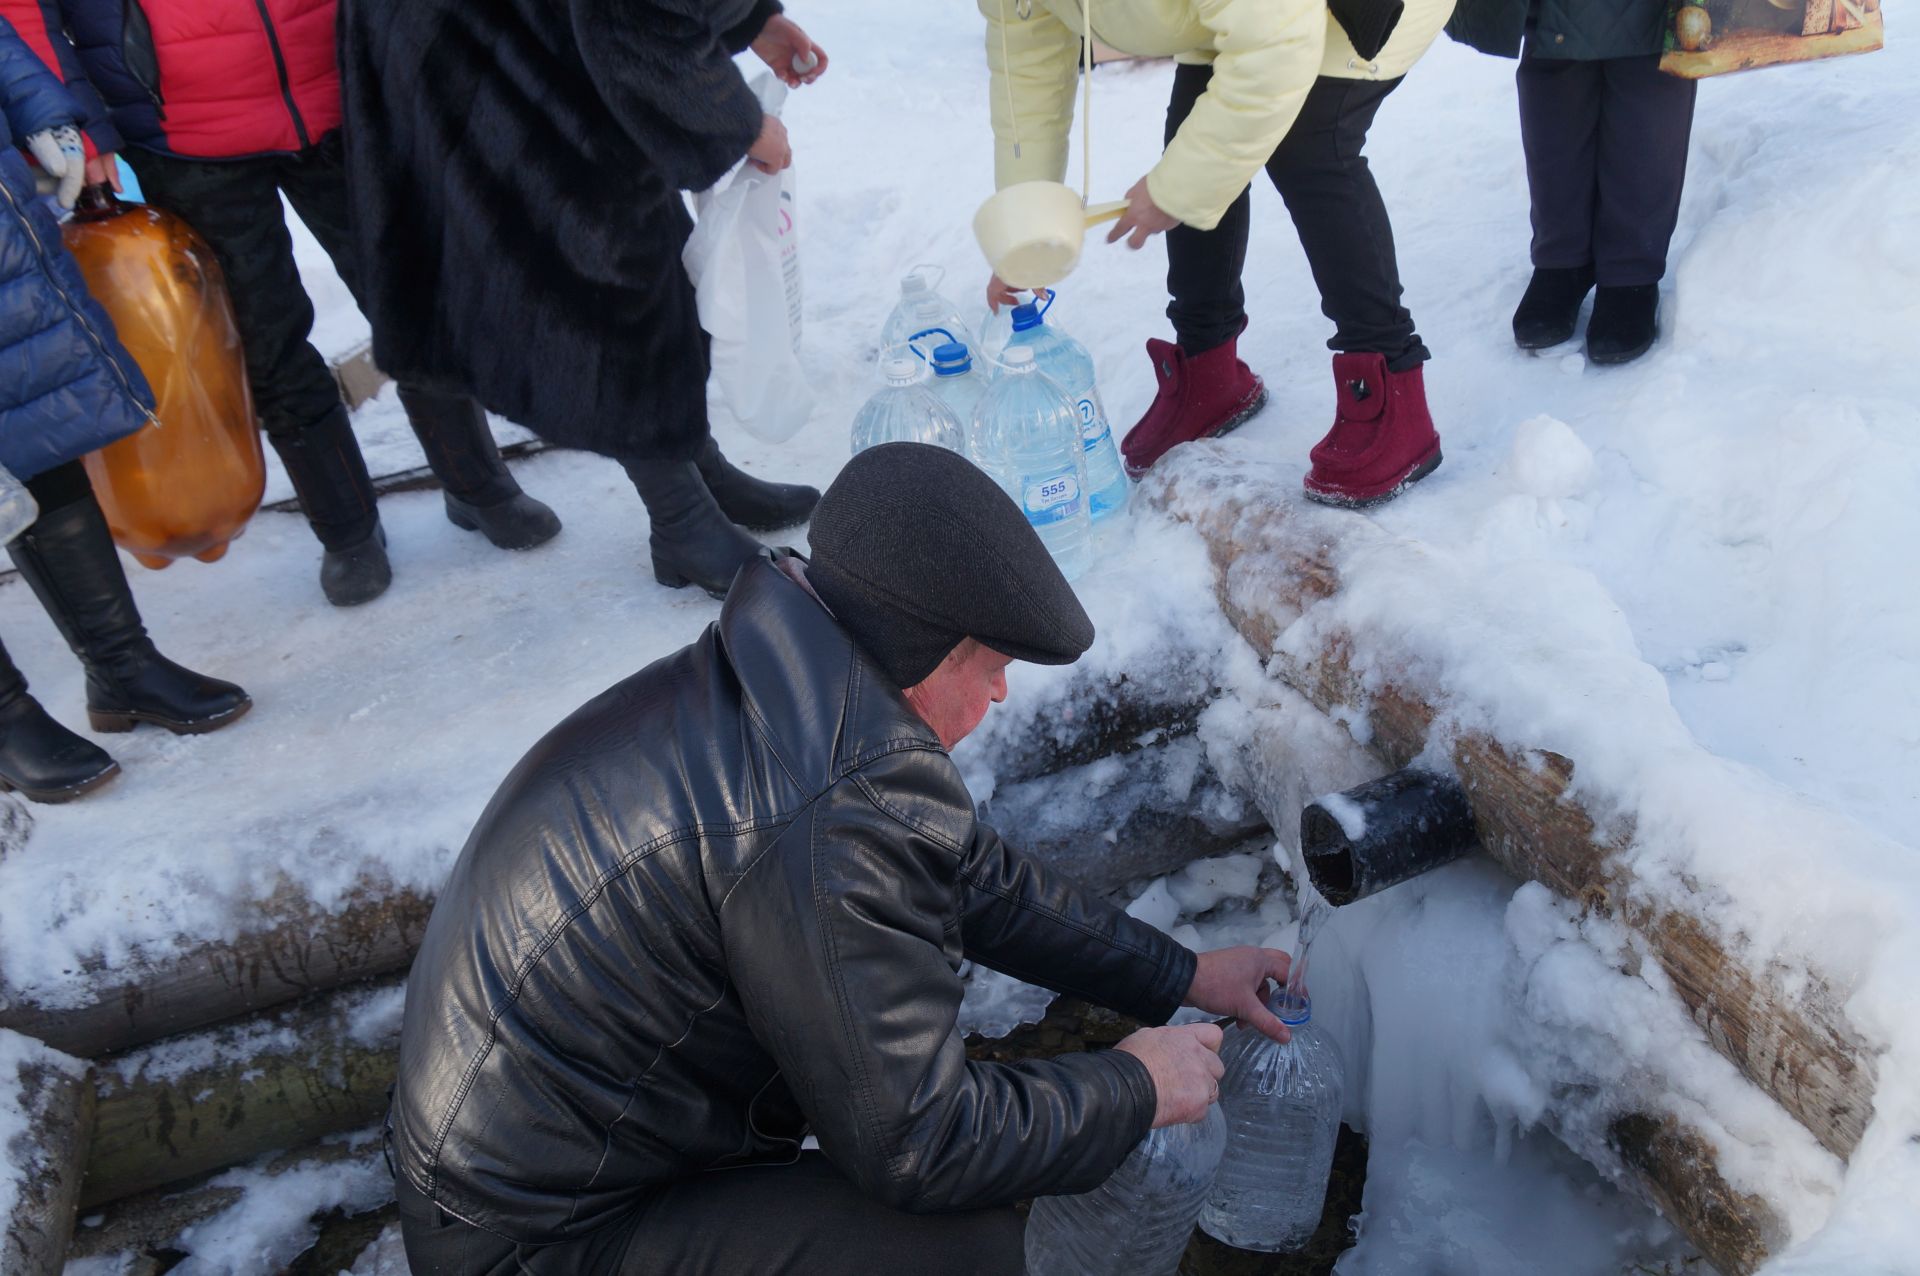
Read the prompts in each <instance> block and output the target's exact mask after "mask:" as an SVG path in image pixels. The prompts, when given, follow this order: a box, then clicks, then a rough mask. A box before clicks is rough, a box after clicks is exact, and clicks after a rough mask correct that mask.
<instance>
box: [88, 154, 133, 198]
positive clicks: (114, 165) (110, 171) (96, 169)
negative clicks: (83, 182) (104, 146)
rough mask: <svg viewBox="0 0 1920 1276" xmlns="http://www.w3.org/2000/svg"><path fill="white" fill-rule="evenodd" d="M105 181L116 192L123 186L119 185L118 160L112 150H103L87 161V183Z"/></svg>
mask: <svg viewBox="0 0 1920 1276" xmlns="http://www.w3.org/2000/svg"><path fill="white" fill-rule="evenodd" d="M102 182H105V183H106V184H107V185H109V186H111V187H113V189H114V192H115V193H116V194H118V193H119V192H121V191H123V190H124V189H125V187H123V186H121V185H120V160H119V157H118V156H116V155H115V154H114V153H113V152H112V151H104V152H102V153H101V154H99V155H96V156H94V157H93V158H92V159H90V160H88V161H87V185H89V186H98V185H100V183H102Z"/></svg>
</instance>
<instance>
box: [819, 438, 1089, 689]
mask: <svg viewBox="0 0 1920 1276" xmlns="http://www.w3.org/2000/svg"><path fill="white" fill-rule="evenodd" d="M807 539H808V543H809V544H810V545H811V547H812V557H811V559H810V560H809V564H808V568H807V581H808V583H809V584H811V585H812V586H813V588H814V591H815V592H816V593H818V594H819V595H820V601H822V602H824V603H825V604H826V605H827V606H828V608H829V609H831V610H832V612H833V615H834V618H835V619H836V620H838V621H839V622H840V625H841V627H842V628H844V629H845V630H846V631H847V633H848V634H849V635H851V636H852V638H853V640H854V642H855V643H856V644H857V645H858V646H859V647H860V649H861V650H862V651H864V652H866V653H867V655H868V656H870V657H872V659H873V661H874V663H876V664H878V665H879V666H880V668H881V669H883V670H884V671H885V672H886V674H887V676H888V677H889V678H891V679H893V681H894V683H895V684H896V685H897V686H900V687H902V688H905V687H911V686H913V685H914V684H915V683H918V682H920V681H921V680H922V679H923V678H925V677H926V676H927V675H928V674H930V673H932V672H933V671H934V670H935V669H936V668H937V667H939V664H940V662H941V661H942V660H944V659H946V656H947V653H948V652H950V651H952V650H953V649H954V648H955V647H957V646H959V645H960V643H961V642H962V641H963V640H964V639H967V638H974V639H977V640H978V641H980V642H982V643H984V644H986V645H987V646H989V647H991V648H993V649H994V650H995V651H997V652H1000V653H1001V654H1002V655H1006V656H1011V657H1013V658H1014V659H1016V660H1030V661H1033V662H1034V663H1035V664H1043V665H1065V664H1072V663H1073V662H1074V661H1075V660H1078V659H1079V658H1080V656H1081V655H1082V654H1083V653H1084V652H1085V651H1086V650H1087V648H1088V647H1089V646H1091V645H1092V643H1093V622H1092V621H1091V620H1088V619H1087V613H1086V612H1085V610H1083V609H1082V608H1081V606H1080V600H1079V599H1078V598H1075V597H1074V594H1073V587H1072V586H1070V585H1069V584H1067V580H1066V577H1064V576H1062V575H1061V574H1060V569H1059V568H1058V567H1056V566H1055V565H1054V562H1053V557H1052V555H1050V554H1048V553H1047V549H1046V546H1044V545H1042V544H1041V543H1040V537H1039V536H1038V535H1037V534H1035V532H1034V530H1033V528H1032V527H1031V526H1029V525H1028V523H1027V519H1026V516H1025V515H1024V514H1022V513H1021V512H1020V507H1019V506H1017V505H1015V504H1014V503H1013V501H1012V499H1011V498H1009V497H1008V496H1007V494H1006V493H1005V492H1003V491H1001V490H1000V486H999V484H997V483H995V482H994V481H993V480H992V479H991V478H988V477H987V476H986V474H984V473H982V472H981V471H980V470H979V469H978V468H977V467H976V466H975V465H974V464H973V463H972V462H971V461H968V460H967V459H966V458H965V457H963V456H960V455H958V454H957V453H954V452H949V451H948V450H947V449H945V448H940V447H933V446H931V445H930V444H926V443H883V444H881V445H880V446H879V447H874V448H868V449H867V450H866V451H864V452H862V453H860V454H859V455H857V456H855V457H854V458H853V459H852V460H851V461H849V462H847V465H846V468H844V469H842V470H841V471H840V475H839V477H838V478H836V479H834V481H833V483H832V485H831V486H829V487H828V488H827V490H826V492H825V494H824V495H822V496H821V497H820V504H819V507H818V508H816V509H815V510H814V512H813V526H812V529H811V530H810V531H809V532H808V536H807Z"/></svg>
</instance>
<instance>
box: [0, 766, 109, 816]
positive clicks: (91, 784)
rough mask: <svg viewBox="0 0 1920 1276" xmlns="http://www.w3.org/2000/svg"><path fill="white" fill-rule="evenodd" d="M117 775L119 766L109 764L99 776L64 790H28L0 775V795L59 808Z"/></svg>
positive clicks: (24, 786) (71, 785) (22, 785)
mask: <svg viewBox="0 0 1920 1276" xmlns="http://www.w3.org/2000/svg"><path fill="white" fill-rule="evenodd" d="M119 774H120V764H119V763H118V762H113V763H109V764H108V766H107V769H106V770H104V771H102V772H101V773H100V774H98V775H95V776H91V777H89V778H87V779H85V780H82V781H80V783H78V784H70V785H68V786H67V787H66V788H64V789H30V788H28V787H27V786H26V785H24V784H15V783H14V782H13V781H12V780H9V779H7V778H6V777H5V776H3V775H0V793H18V794H19V795H20V796H21V797H23V798H25V799H27V800H28V801H29V802H40V803H43V804H45V805H47V806H59V805H60V804H61V803H63V802H71V801H73V800H74V799H75V798H77V797H85V796H86V795H87V794H89V793H91V792H93V791H94V790H95V789H97V788H99V787H100V786H101V785H103V784H106V783H107V782H108V781H110V780H112V779H114V778H116V777H117V776H118V775H119Z"/></svg>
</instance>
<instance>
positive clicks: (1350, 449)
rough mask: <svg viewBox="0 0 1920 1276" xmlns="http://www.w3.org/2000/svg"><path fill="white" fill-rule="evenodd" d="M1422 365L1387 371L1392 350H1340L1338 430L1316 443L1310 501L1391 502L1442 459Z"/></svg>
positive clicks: (1335, 368) (1361, 504)
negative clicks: (1388, 351)
mask: <svg viewBox="0 0 1920 1276" xmlns="http://www.w3.org/2000/svg"><path fill="white" fill-rule="evenodd" d="M1420 368H1421V365H1419V364H1415V365H1414V366H1413V367H1411V368H1408V369H1407V370H1406V371H1405V372H1388V371H1387V360H1386V356H1385V355H1378V354H1337V355H1335V356H1333V380H1334V384H1335V386H1336V387H1337V389H1338V390H1339V394H1340V410H1339V415H1337V416H1336V417H1334V421H1333V429H1331V430H1329V431H1328V432H1327V437H1326V438H1324V439H1321V440H1320V442H1318V443H1316V444H1315V445H1314V448H1313V452H1312V457H1313V469H1311V470H1310V471H1308V473H1307V481H1306V489H1307V497H1308V499H1310V500H1315V501H1320V502H1322V503H1323V504H1326V505H1341V506H1345V507H1346V508H1348V509H1360V508H1363V507H1365V506H1368V505H1378V504H1380V503H1381V502H1383V501H1390V500H1392V499H1393V498H1394V497H1396V496H1398V495H1400V493H1401V492H1403V491H1405V490H1406V489H1407V488H1409V487H1411V486H1412V485H1413V484H1415V483H1417V482H1419V481H1420V480H1421V479H1423V478H1425V477H1426V476H1427V475H1429V474H1431V473H1433V472H1434V470H1435V469H1437V468H1438V467H1439V465H1440V436H1439V435H1438V434H1437V433H1435V432H1434V428H1433V417H1432V416H1430V415H1429V414H1428V412H1427V388H1426V382H1425V380H1424V379H1423V378H1422V377H1421V375H1420Z"/></svg>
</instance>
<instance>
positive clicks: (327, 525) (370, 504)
mask: <svg viewBox="0 0 1920 1276" xmlns="http://www.w3.org/2000/svg"><path fill="white" fill-rule="evenodd" d="M267 441H268V442H270V443H272V444H273V450H274V451H276V452H278V453H279V454H280V463H281V464H282V465H284V466H286V468H287V477H288V478H289V479H291V480H292V481H293V491H294V495H296V496H298V497H299V498H300V508H301V509H302V510H303V511H304V512H305V513H306V516H307V523H308V525H309V526H311V527H312V528H313V534H314V535H315V536H317V537H319V538H320V544H321V545H322V546H323V547H325V550H326V553H325V554H324V555H323V556H322V558H321V559H320V588H321V590H322V591H323V592H324V593H325V594H326V596H327V601H328V602H330V603H332V604H333V605H334V606H335V607H353V606H356V605H358V604H360V603H365V602H371V601H373V600H374V599H376V598H378V597H379V596H380V595H381V594H384V593H385V592H387V586H388V585H390V584H392V583H393V567H392V565H391V564H389V563H388V562H387V539H386V536H385V535H384V534H383V533H382V532H381V531H380V515H379V512H378V510H377V509H376V508H375V507H374V493H373V480H372V479H370V478H368V477H367V462H366V458H365V457H363V456H361V455H360V442H359V440H357V439H355V438H354V437H353V426H352V424H351V422H349V421H348V419H347V409H346V406H345V405H344V404H342V405H340V406H338V407H336V408H334V409H333V410H332V411H330V412H328V413H327V414H326V415H325V416H323V417H321V418H320V419H319V420H318V421H315V422H314V423H313V424H311V425H309V426H307V427H306V428H304V429H302V430H300V431H298V432H297V433H294V434H269V435H267Z"/></svg>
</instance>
